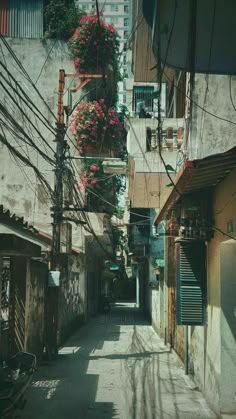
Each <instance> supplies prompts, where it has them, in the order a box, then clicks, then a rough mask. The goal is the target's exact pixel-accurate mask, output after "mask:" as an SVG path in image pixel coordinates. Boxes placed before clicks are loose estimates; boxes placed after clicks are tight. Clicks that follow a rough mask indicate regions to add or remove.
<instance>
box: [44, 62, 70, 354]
mask: <svg viewBox="0 0 236 419" xmlns="http://www.w3.org/2000/svg"><path fill="white" fill-rule="evenodd" d="M64 86H65V71H64V70H60V71H59V89H58V113H57V123H56V126H57V130H56V137H55V140H54V141H55V142H56V154H55V157H56V168H55V180H54V196H53V207H52V211H53V213H52V219H53V222H52V249H51V266H50V270H51V271H60V252H61V226H62V221H63V172H64V163H65V150H66V141H65V124H64V105H63V97H64ZM58 310H59V286H55V287H49V288H48V299H47V345H46V346H47V354H48V357H49V359H51V358H53V357H55V356H56V355H57V352H58Z"/></svg>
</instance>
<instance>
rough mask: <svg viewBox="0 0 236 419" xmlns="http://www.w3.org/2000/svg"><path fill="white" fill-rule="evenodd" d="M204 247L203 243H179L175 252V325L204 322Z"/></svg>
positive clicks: (200, 323) (201, 323)
mask: <svg viewBox="0 0 236 419" xmlns="http://www.w3.org/2000/svg"><path fill="white" fill-rule="evenodd" d="M205 261H206V247H205V243H204V242H180V243H179V244H178V251H177V301H176V304H177V307H176V308H177V310H176V316H177V324H179V325H203V324H205V322H206V262H205Z"/></svg>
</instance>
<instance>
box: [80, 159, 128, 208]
mask: <svg viewBox="0 0 236 419" xmlns="http://www.w3.org/2000/svg"><path fill="white" fill-rule="evenodd" d="M121 188H122V181H121V177H120V176H119V175H118V176H115V175H107V174H106V173H104V171H103V167H102V162H101V160H100V161H98V160H96V159H94V161H91V160H90V159H89V160H86V159H85V162H84V163H83V167H82V173H81V175H80V178H79V185H78V189H79V190H85V193H86V197H87V204H88V206H89V207H91V210H94V209H96V210H98V209H100V210H101V211H102V212H111V213H113V212H114V211H115V209H114V208H113V209H112V206H109V205H108V203H110V204H113V205H116V204H117V202H118V194H119V193H120V189H121Z"/></svg>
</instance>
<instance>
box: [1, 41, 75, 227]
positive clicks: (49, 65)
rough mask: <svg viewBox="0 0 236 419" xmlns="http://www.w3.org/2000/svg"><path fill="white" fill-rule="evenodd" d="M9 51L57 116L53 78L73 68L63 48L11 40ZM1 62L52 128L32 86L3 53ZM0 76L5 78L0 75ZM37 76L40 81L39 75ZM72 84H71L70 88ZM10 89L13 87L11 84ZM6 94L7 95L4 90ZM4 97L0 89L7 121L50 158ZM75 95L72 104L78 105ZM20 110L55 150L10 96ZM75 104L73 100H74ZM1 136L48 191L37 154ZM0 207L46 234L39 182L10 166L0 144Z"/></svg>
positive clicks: (46, 211)
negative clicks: (9, 116) (11, 120)
mask: <svg viewBox="0 0 236 419" xmlns="http://www.w3.org/2000/svg"><path fill="white" fill-rule="evenodd" d="M7 41H8V42H9V44H10V46H11V48H12V49H13V51H14V53H15V54H16V55H17V57H18V58H19V60H20V61H21V63H22V65H23V66H24V68H25V69H26V71H27V72H28V74H29V76H30V77H31V79H32V81H33V82H34V83H35V82H37V84H36V86H37V88H38V90H39V91H40V93H41V95H42V96H43V98H44V99H45V101H46V102H47V104H48V105H49V108H50V109H51V110H52V112H53V113H54V114H57V94H58V73H59V70H60V69H64V70H65V72H66V73H74V67H73V62H72V60H71V59H70V56H69V53H68V49H67V46H66V44H65V43H64V42H60V41H55V40H50V39H47V40H40V39H32V40H31V39H13V38H7ZM3 54H4V58H3V56H2V57H1V61H2V62H3V63H5V64H6V66H7V68H8V70H9V71H10V72H11V74H12V75H13V76H14V77H15V78H16V80H17V81H18V82H19V84H20V86H21V87H22V88H23V89H24V91H25V92H26V93H27V95H28V96H29V97H30V98H31V99H32V101H33V102H34V103H35V105H36V106H37V107H38V108H39V109H40V111H41V112H42V113H43V114H44V116H45V117H46V119H47V120H48V122H49V123H50V124H51V125H52V126H53V127H55V119H54V118H53V116H52V115H51V113H50V111H49V110H48V109H47V107H46V106H45V104H44V103H43V101H42V100H41V99H40V97H39V95H38V94H37V92H36V91H35V90H34V88H33V87H32V85H31V84H30V83H29V82H28V81H27V79H26V78H25V77H24V75H23V74H22V71H21V70H20V68H19V66H18V65H17V64H16V62H15V61H14V59H13V58H12V56H11V55H10V53H9V52H8V51H7V49H6V48H4V47H3ZM1 71H3V74H5V75H6V73H5V72H4V70H3V69H2V68H1ZM40 73H41V75H40ZM70 82H71V79H66V88H65V90H66V89H67V87H68V86H69V83H70ZM76 84H78V80H77V79H75V80H74V81H73V82H72V84H71V86H70V87H71V88H73V87H75V85H76ZM13 86H14V84H13ZM9 93H11V89H10V88H9ZM9 93H6V92H4V89H3V87H0V94H1V99H2V102H3V103H5V105H6V107H7V108H8V110H9V111H10V112H11V113H12V115H13V117H15V119H16V120H17V121H18V122H19V123H20V124H21V125H22V126H23V127H24V129H25V131H26V132H27V133H28V134H29V135H30V136H31V137H32V140H33V141H34V143H35V144H37V145H38V146H39V147H40V148H41V149H42V150H43V151H44V152H45V153H46V154H48V155H49V156H50V157H52V158H53V157H54V153H53V151H50V150H49V148H48V147H47V146H45V145H44V144H43V141H42V139H41V138H40V136H39V135H38V134H37V133H36V132H35V130H34V129H32V127H31V126H30V124H29V122H28V121H27V120H26V119H25V118H24V117H23V116H22V113H21V112H20V110H19V109H17V107H16V106H15V105H13V104H12V101H11V100H10V98H9ZM78 95H79V94H76V96H77V99H78ZM13 97H14V98H15V99H16V100H17V102H18V104H19V105H20V106H21V108H22V109H23V110H24V111H25V112H26V113H27V114H28V115H29V117H30V119H31V120H32V122H33V123H34V124H35V125H37V127H38V129H39V131H40V133H41V134H42V136H43V137H44V138H45V139H46V140H47V142H48V143H49V145H50V146H51V147H52V149H53V150H54V149H55V142H53V140H54V134H52V133H51V132H50V131H49V130H48V129H47V128H46V127H45V125H44V124H43V123H41V122H40V121H39V120H38V119H37V118H36V117H35V116H34V115H33V113H32V112H31V111H30V110H29V109H28V108H27V106H26V105H25V104H24V103H23V102H21V101H20V100H19V98H18V97H17V96H16V95H14V93H13ZM74 100H76V97H75V98H74ZM4 131H5V135H6V136H7V138H8V140H9V141H10V143H11V144H12V145H13V146H14V147H16V148H17V149H18V150H19V151H20V152H21V153H22V154H23V155H24V156H27V157H29V158H30V160H31V161H32V162H33V163H34V164H35V165H36V166H37V167H38V168H39V171H40V172H41V173H42V174H43V176H44V177H45V178H46V180H47V181H48V183H49V184H50V185H51V187H52V188H53V182H54V172H53V168H52V167H51V166H50V165H49V164H48V163H46V162H45V161H44V159H43V158H42V157H41V156H40V155H39V153H38V152H36V151H33V150H32V149H31V148H30V147H29V146H27V145H25V144H23V142H22V141H21V140H19V139H15V138H13V137H12V136H11V135H10V134H9V132H8V131H7V129H5V128H4ZM0 149H1V150H0V152H1V157H0V162H1V165H0V179H1V188H0V202H1V204H3V205H4V206H6V208H8V209H10V210H11V211H12V212H13V213H16V214H17V215H19V216H24V218H25V219H26V220H27V221H29V222H30V223H33V224H34V225H35V226H36V227H38V228H39V229H40V230H43V231H45V232H48V233H51V228H52V227H51V215H50V214H51V210H50V206H51V202H50V199H49V197H48V196H47V194H45V193H44V192H43V190H42V188H41V189H40V182H39V180H38V179H37V176H36V175H35V174H34V172H33V170H32V169H31V168H30V167H29V166H25V165H24V164H23V163H20V162H19V161H16V160H14V158H13V157H12V156H11V155H10V153H9V152H8V150H7V148H6V146H4V145H2V144H0Z"/></svg>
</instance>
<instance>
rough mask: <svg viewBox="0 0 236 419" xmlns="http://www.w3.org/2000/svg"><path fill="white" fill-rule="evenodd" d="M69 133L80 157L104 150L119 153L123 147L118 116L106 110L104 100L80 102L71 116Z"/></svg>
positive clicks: (122, 134)
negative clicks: (73, 139)
mask: <svg viewBox="0 0 236 419" xmlns="http://www.w3.org/2000/svg"><path fill="white" fill-rule="evenodd" d="M70 131H71V133H72V135H73V136H74V138H75V141H76V143H77V146H78V150H79V154H80V155H82V156H83V155H85V156H86V155H87V156H90V155H94V154H96V155H98V154H99V153H100V152H101V151H102V149H104V148H105V149H109V150H112V151H114V152H115V153H119V152H121V150H122V148H123V145H124V128H123V125H122V123H121V121H120V119H119V115H118V113H117V112H116V111H115V110H114V109H112V108H111V109H108V108H107V106H106V105H105V103H104V99H100V100H99V101H98V102H97V101H93V102H89V103H88V102H85V101H82V102H80V104H79V105H78V106H77V108H76V109H75V111H74V113H73V115H72V118H71V121H70Z"/></svg>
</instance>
